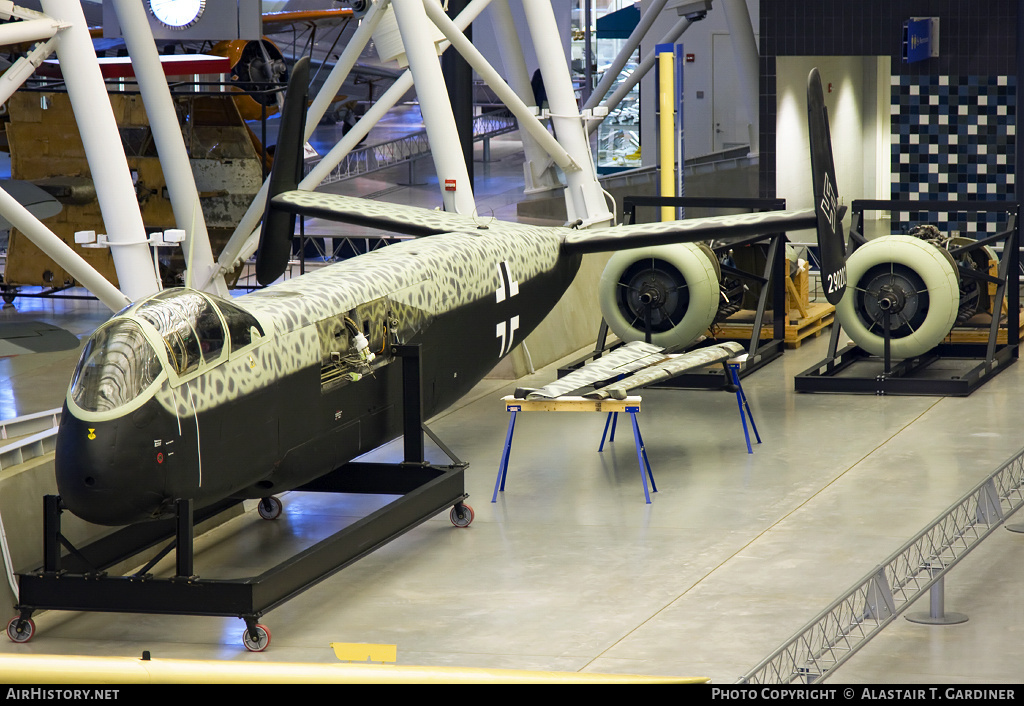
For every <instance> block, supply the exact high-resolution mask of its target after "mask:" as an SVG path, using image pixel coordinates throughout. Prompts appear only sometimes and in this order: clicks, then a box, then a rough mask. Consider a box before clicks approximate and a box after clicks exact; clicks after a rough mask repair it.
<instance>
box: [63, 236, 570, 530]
mask: <svg viewBox="0 0 1024 706" xmlns="http://www.w3.org/2000/svg"><path fill="white" fill-rule="evenodd" d="M561 235H562V234H561V233H560V232H559V231H558V229H551V228H530V227H527V226H518V227H514V228H513V229H511V231H510V230H509V229H508V228H503V229H502V230H501V232H500V233H499V232H497V231H488V230H486V229H480V230H477V231H473V232H469V231H467V232H456V233H450V234H445V235H435V236H430V237H426V238H420V239H417V240H409V241H405V242H402V243H399V244H396V245H392V246H389V247H387V248H383V249H381V250H377V251H374V252H371V253H368V254H365V255H362V256H359V257H356V258H353V259H350V260H348V261H345V262H342V263H339V264H335V265H331V266H327V267H324V268H322V269H320V270H318V271H316V272H313V273H310V274H306V275H303V276H301V277H296V278H293V279H290V280H287V281H285V282H283V283H280V284H277V285H274V286H272V287H269V288H267V289H264V290H259V291H257V292H253V293H251V294H247V295H244V296H241V297H238V298H237V299H234V300H232V301H231V302H230V303H225V302H223V301H221V300H217V299H215V298H212V297H207V296H205V295H201V294H199V293H198V292H194V291H192V290H168V291H165V292H163V293H161V294H158V295H155V296H154V297H152V298H150V299H148V300H144V301H143V302H140V303H138V304H135V305H133V306H132V307H131V308H129V309H127V310H125V311H124V312H121V313H119V314H118V315H116V316H115V317H113V318H112V319H111V320H110V322H108V323H107V324H104V326H102V327H100V329H98V330H97V332H96V333H95V334H93V339H94V342H90V344H89V345H87V348H86V351H85V353H83V360H82V362H81V363H80V364H79V370H78V371H76V375H75V379H74V380H73V381H72V385H71V388H70V389H69V392H68V396H67V400H66V403H65V412H64V415H63V418H62V421H61V425H60V429H59V431H58V436H57V449H56V473H57V484H58V490H59V492H60V495H61V497H62V499H63V501H64V503H65V505H66V506H67V507H68V509H70V510H71V511H72V512H74V513H75V514H76V515H78V516H80V517H82V518H83V519H85V520H88V521H90V522H95V523H100V524H108V525H121V524H129V523H132V522H136V521H141V520H146V519H153V518H158V517H161V516H165V515H167V514H168V513H169V511H170V510H171V508H172V505H173V502H174V501H175V500H176V499H178V498H191V499H192V500H193V501H194V502H195V503H196V505H197V507H202V506H204V505H207V504H209V503H212V502H215V501H217V500H220V499H223V498H225V497H266V496H268V495H271V494H274V493H278V492H282V491H285V490H288V489H291V488H295V487H297V486H299V485H302V484H304V483H306V482H308V481H310V480H312V479H314V478H317V477H319V476H321V475H323V474H325V473H327V472H329V471H331V470H333V469H335V468H336V467H338V466H340V465H342V464H343V463H345V462H347V461H349V460H351V459H352V458H354V457H356V456H358V455H360V454H363V453H365V452H367V451H370V450H372V449H374V448H376V447H378V446H380V445H381V444H383V443H386V442H387V441H389V440H391V439H394V438H396V437H398V436H399V435H400V434H401V429H402V373H401V364H400V361H398V359H397V358H394V357H393V356H392V355H391V353H390V350H389V345H388V344H391V343H402V344H419V345H420V359H421V367H422V377H421V382H422V385H421V389H422V402H423V413H424V416H425V417H429V416H430V415H433V414H436V413H437V412H439V411H441V410H443V409H445V408H446V407H448V406H450V405H451V404H452V403H454V402H455V401H456V400H458V399H459V398H460V397H462V396H463V395H465V394H466V393H467V392H468V391H469V390H470V389H471V388H472V387H473V385H475V384H476V383H477V382H478V381H479V380H481V379H482V378H483V377H484V376H485V375H486V374H487V373H488V372H489V371H490V370H491V369H493V367H494V366H495V364H496V363H497V362H498V361H499V360H500V359H501V358H502V357H504V356H505V355H507V354H508V353H509V352H510V351H511V350H512V348H513V347H514V346H515V345H516V344H518V343H520V342H521V341H522V339H523V338H524V337H525V336H526V335H527V334H529V332H530V331H532V330H533V329H534V328H535V327H536V326H537V325H538V324H539V323H540V322H541V321H542V320H543V318H544V317H545V316H546V315H547V313H548V312H549V311H550V309H551V308H552V307H553V306H554V304H555V303H556V302H557V301H558V299H559V298H560V297H561V295H562V294H563V293H564V292H565V290H566V289H567V288H568V286H569V284H570V283H571V282H572V279H573V277H574V276H575V274H576V272H577V270H578V268H579V263H580V257H579V256H564V255H562V254H561V252H560V245H561ZM204 302H206V303H212V304H213V305H214V308H215V310H214V311H213V312H212V313H211V312H210V311H208V310H206V309H205V307H204ZM232 304H233V305H234V307H231V305H232ZM234 309H240V310H241V313H239V312H237V311H234ZM245 316H250V317H251V319H252V321H251V322H250V321H247V320H246V319H245ZM189 317H191V320H192V324H191V325H190V326H187V325H185V324H182V323H181V322H180V321H179V319H182V320H188V319H189ZM218 318H219V321H218V320H217V319H218ZM240 321H241V322H242V323H239V322H240ZM196 322H198V323H196ZM220 324H223V326H222V328H221V327H220ZM250 324H254V325H250ZM218 329H219V330H222V331H226V332H227V334H226V336H224V338H225V339H226V340H218V338H217V334H216V331H217V330H218ZM211 332H212V333H211ZM359 334H362V336H361V337H362V338H363V339H365V342H366V344H367V350H369V351H370V352H372V353H373V354H374V356H375V357H374V358H373V359H372V360H367V359H366V358H364V357H361V354H360V352H359V351H358V350H357V349H358V344H357V343H356V339H357V338H359ZM193 339H195V340H193ZM139 341H142V343H140V342H139ZM147 342H148V344H149V345H150V346H151V347H152V349H153V350H152V351H151V352H150V353H147V354H145V355H143V354H139V353H138V352H137V351H139V350H142V349H144V348H145V345H144V344H145V343H147ZM93 343H95V345H93ZM190 346H192V350H194V351H198V352H199V353H195V354H193V355H192V356H191V357H190V356H189V354H188V352H187V351H188V349H189V347H190ZM126 351H128V353H127V358H128V362H122V359H123V358H125V356H126ZM131 351H136V352H135V353H132V352H131ZM133 356H136V357H138V358H139V359H140V360H141V361H142V362H139V361H138V360H136V361H134V362H133V361H132V358H133ZM147 356H148V357H147ZM197 360H198V363H197V362H196V361H197ZM147 366H148V368H147ZM147 370H148V371H149V372H146V371H147ZM140 371H141V372H140ZM90 376H91V377H90ZM126 390H127V391H126Z"/></svg>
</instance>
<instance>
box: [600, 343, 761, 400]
mask: <svg viewBox="0 0 1024 706" xmlns="http://www.w3.org/2000/svg"><path fill="white" fill-rule="evenodd" d="M742 351H743V346H741V345H740V344H739V343H736V342H735V341H726V342H724V343H719V344H717V345H714V346H706V347H704V348H698V349H697V350H694V351H689V352H688V353H679V354H675V355H672V356H670V357H669V358H668V359H667V360H665V361H663V362H660V363H656V364H654V365H651V366H648V367H647V368H645V369H643V370H640V371H639V372H636V373H634V374H632V375H630V376H628V377H625V378H623V379H622V380H618V381H616V382H613V383H611V384H610V385H607V386H605V387H602V388H601V389H600V390H594V391H593V392H588V393H587V394H585V395H583V396H584V397H586V398H588V399H592V400H606V399H609V398H610V399H613V400H623V399H626V396H627V395H628V394H629V393H630V392H632V391H633V390H637V389H640V388H641V387H647V386H648V385H653V384H654V383H656V382H661V381H662V380H668V379H669V378H674V377H676V376H677V375H681V374H682V373H684V372H686V371H687V370H695V369H696V368H703V367H704V366H705V365H711V364H712V363H720V362H722V361H723V360H729V359H730V358H733V357H735V356H736V355H738V354H739V353H741V352H742Z"/></svg>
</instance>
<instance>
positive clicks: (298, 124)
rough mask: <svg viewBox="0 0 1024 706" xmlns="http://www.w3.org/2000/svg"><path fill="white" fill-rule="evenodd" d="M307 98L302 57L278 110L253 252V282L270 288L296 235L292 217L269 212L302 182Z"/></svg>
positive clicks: (285, 264)
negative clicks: (260, 225) (278, 198)
mask: <svg viewBox="0 0 1024 706" xmlns="http://www.w3.org/2000/svg"><path fill="white" fill-rule="evenodd" d="M308 97H309V57H306V56H304V57H302V58H301V59H299V60H298V61H296V62H295V65H294V66H293V67H292V75H291V78H290V79H289V80H288V93H287V94H286V95H285V101H284V107H283V108H282V109H281V125H280V127H279V130H278V134H277V147H276V148H275V149H274V167H273V169H272V170H271V172H270V181H269V184H268V187H269V191H268V193H267V207H266V210H265V211H264V213H263V228H262V229H261V230H260V244H259V248H258V249H257V250H256V281H257V282H259V283H260V284H270V283H271V282H273V281H274V280H276V279H277V278H278V277H280V276H281V275H282V274H284V271H285V268H287V267H288V257H289V255H290V254H291V247H292V236H294V235H295V214H294V213H288V212H286V211H282V210H280V209H275V208H272V206H271V202H272V200H273V198H274V197H275V196H276V195H278V194H280V193H281V192H284V191H293V190H294V189H295V188H296V187H297V186H298V184H299V180H300V179H301V178H302V163H303V161H302V160H303V151H302V146H303V143H304V142H305V135H306V102H307V99H308Z"/></svg>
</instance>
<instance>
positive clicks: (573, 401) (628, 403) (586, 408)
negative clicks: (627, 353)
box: [491, 395, 658, 505]
mask: <svg viewBox="0 0 1024 706" xmlns="http://www.w3.org/2000/svg"><path fill="white" fill-rule="evenodd" d="M641 400H642V398H641V397H627V398H625V399H622V400H589V399H587V398H585V397H557V398H555V399H533V400H528V399H519V398H516V397H513V396H511V395H508V396H506V397H502V398H501V402H502V404H503V405H504V406H505V411H506V412H509V413H510V415H511V416H510V417H509V420H508V434H506V435H505V448H504V450H503V451H502V453H501V463H500V464H499V466H498V477H497V479H495V481H494V495H493V496H492V497H491V502H492V503H494V502H497V501H498V491H499V490H501V491H504V490H505V477H506V476H507V475H508V460H509V456H510V455H511V452H512V434H513V433H514V432H515V428H516V416H517V415H518V414H519V412H602V413H605V414H610V413H616V412H625V413H627V414H629V416H630V419H631V421H632V422H633V439H634V441H635V442H636V457H637V462H638V463H639V465H640V482H641V483H642V484H643V487H644V498H645V499H646V501H647V504H648V505H649V504H650V502H651V494H650V492H649V491H648V490H647V479H648V478H650V480H651V489H652V490H653V491H654V492H655V493H656V492H658V488H657V486H656V485H655V484H654V474H653V473H652V472H651V464H650V462H649V461H648V460H647V451H646V449H645V448H644V441H643V438H642V437H641V436H640V425H639V424H637V421H636V415H637V413H638V412H639V411H640V403H641ZM607 426H608V425H607V423H606V424H605V430H606V431H607ZM603 441H604V440H603V439H602V446H603Z"/></svg>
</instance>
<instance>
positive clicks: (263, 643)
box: [242, 618, 270, 652]
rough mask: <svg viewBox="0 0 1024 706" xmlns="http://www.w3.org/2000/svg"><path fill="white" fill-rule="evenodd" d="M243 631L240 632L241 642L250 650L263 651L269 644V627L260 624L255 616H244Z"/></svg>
mask: <svg viewBox="0 0 1024 706" xmlns="http://www.w3.org/2000/svg"><path fill="white" fill-rule="evenodd" d="M244 620H245V631H244V632H243V633H242V644H243V645H245V649H247V650H249V651H250V652H263V651H264V650H265V649H267V647H269V646H270V629H269V628H268V627H267V626H266V625H260V624H259V623H257V622H256V618H244Z"/></svg>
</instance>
